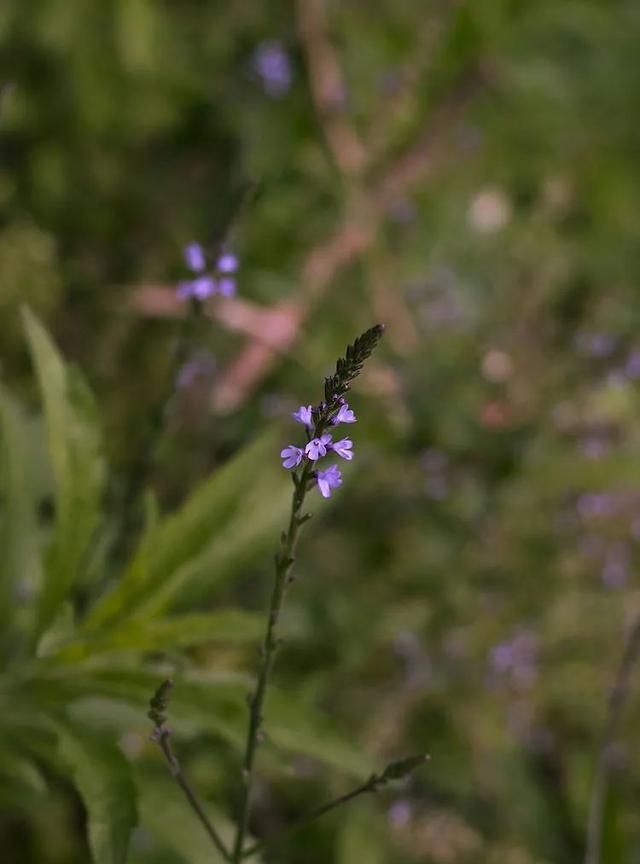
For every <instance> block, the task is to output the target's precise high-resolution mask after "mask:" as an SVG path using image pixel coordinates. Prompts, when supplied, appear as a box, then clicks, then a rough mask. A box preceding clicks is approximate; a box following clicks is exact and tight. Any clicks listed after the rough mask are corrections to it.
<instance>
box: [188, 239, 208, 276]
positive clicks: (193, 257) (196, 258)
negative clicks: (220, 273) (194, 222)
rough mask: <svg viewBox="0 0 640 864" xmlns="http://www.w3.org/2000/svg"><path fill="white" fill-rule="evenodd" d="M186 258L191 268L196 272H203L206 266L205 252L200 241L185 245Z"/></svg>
mask: <svg viewBox="0 0 640 864" xmlns="http://www.w3.org/2000/svg"><path fill="white" fill-rule="evenodd" d="M184 259H185V261H186V262H187V267H188V268H189V270H193V272H194V273H202V271H203V270H204V268H205V267H206V262H205V258H204V252H203V251H202V246H201V245H200V244H199V243H189V245H188V246H185V250H184Z"/></svg>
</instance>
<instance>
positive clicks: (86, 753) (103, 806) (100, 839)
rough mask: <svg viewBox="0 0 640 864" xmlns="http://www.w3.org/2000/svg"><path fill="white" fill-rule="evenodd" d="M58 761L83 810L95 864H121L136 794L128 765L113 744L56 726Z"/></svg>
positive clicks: (131, 828) (126, 848) (82, 731)
mask: <svg viewBox="0 0 640 864" xmlns="http://www.w3.org/2000/svg"><path fill="white" fill-rule="evenodd" d="M57 731H58V740H59V749H60V755H61V757H62V759H63V760H64V761H65V762H66V764H67V765H68V766H69V769H70V770H71V773H72V776H73V781H74V783H75V785H76V787H77V789H78V792H79V793H80V796H81V798H82V800H83V802H84V805H85V807H86V809H87V817H88V825H87V831H88V835H89V846H90V848H91V853H92V856H93V860H94V862H95V864H125V862H126V860H127V851H128V848H129V838H130V836H131V831H132V830H133V828H134V826H135V824H136V821H137V814H136V792H135V786H134V783H133V779H132V776H131V771H130V768H129V764H128V762H127V760H126V759H125V757H124V756H123V755H122V753H121V752H120V750H118V748H117V747H115V746H114V745H113V744H110V743H107V741H105V740H102V739H100V738H98V737H97V736H89V735H88V734H87V733H86V731H85V730H84V729H82V730H80V729H73V728H71V727H66V726H64V725H61V724H58V725H57Z"/></svg>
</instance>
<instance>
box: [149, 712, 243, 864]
mask: <svg viewBox="0 0 640 864" xmlns="http://www.w3.org/2000/svg"><path fill="white" fill-rule="evenodd" d="M155 737H157V741H158V744H159V745H160V748H161V750H162V752H163V753H164V756H165V759H166V760H167V764H168V766H169V771H171V775H172V777H174V778H175V780H176V783H177V784H178V786H179V787H180V788H181V789H182V791H183V792H184V794H185V797H186V799H187V801H188V802H189V805H190V807H191V809H192V810H193V812H194V813H195V814H196V816H197V817H198V819H199V820H200V823H201V824H202V827H203V828H204V830H205V831H206V832H207V834H208V835H209V839H210V840H211V842H212V843H213V845H214V846H215V847H216V849H217V850H218V852H219V853H220V854H221V855H222V857H223V858H224V860H225V861H230V860H231V856H230V855H229V852H228V850H227V848H226V846H225V845H224V843H223V842H222V839H221V838H220V835H219V834H218V832H217V831H216V829H215V828H214V827H213V825H212V824H211V822H210V821H209V817H208V816H207V814H206V813H205V812H204V809H203V807H202V805H201V804H200V802H199V801H198V799H197V797H196V794H195V792H194V791H193V789H192V788H191V784H190V783H189V781H188V780H187V778H186V777H185V775H184V773H183V771H182V768H181V766H180V762H179V761H178V757H177V756H176V754H175V753H174V752H173V748H172V747H171V742H170V740H169V738H170V733H169V730H168V729H166V728H164V729H158V734H157V736H155Z"/></svg>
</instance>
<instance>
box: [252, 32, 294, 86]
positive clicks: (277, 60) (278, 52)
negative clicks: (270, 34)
mask: <svg viewBox="0 0 640 864" xmlns="http://www.w3.org/2000/svg"><path fill="white" fill-rule="evenodd" d="M253 68H254V70H255V72H256V73H257V75H258V77H259V78H260V81H261V83H262V87H263V89H264V92H265V93H266V94H267V96H270V97H271V98H272V99H279V98H280V97H282V96H284V95H285V93H288V91H289V89H290V87H291V80H292V73H291V62H290V60H289V56H288V54H287V53H286V51H285V50H284V48H283V47H282V45H281V44H280V42H278V41H276V40H275V39H271V40H269V41H267V42H263V43H262V44H261V45H259V46H258V48H257V49H256V52H255V54H254V55H253Z"/></svg>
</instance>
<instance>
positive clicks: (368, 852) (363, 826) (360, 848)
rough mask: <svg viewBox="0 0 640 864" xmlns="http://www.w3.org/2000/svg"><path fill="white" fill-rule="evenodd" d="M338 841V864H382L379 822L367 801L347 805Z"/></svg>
mask: <svg viewBox="0 0 640 864" xmlns="http://www.w3.org/2000/svg"><path fill="white" fill-rule="evenodd" d="M347 806H348V809H346V810H345V813H344V822H343V825H342V830H341V831H340V835H339V839H338V850H337V852H338V854H337V856H336V860H337V862H338V864H353V862H354V861H357V862H358V864H382V862H383V861H384V846H383V843H382V837H381V836H380V830H379V821H378V820H377V819H375V818H374V816H373V813H372V812H371V807H370V805H369V804H368V802H366V801H355V802H353V804H349V805H347Z"/></svg>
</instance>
